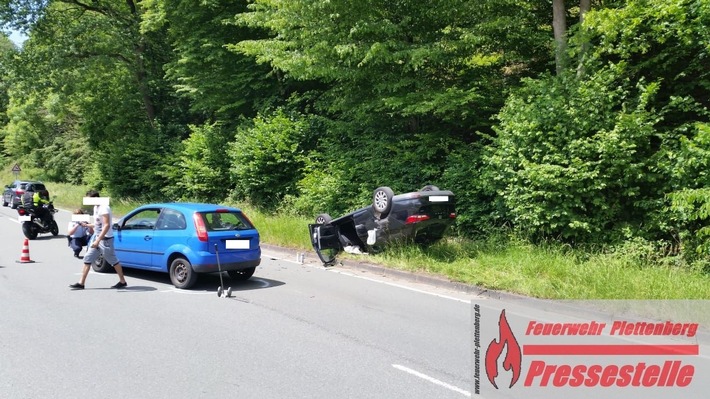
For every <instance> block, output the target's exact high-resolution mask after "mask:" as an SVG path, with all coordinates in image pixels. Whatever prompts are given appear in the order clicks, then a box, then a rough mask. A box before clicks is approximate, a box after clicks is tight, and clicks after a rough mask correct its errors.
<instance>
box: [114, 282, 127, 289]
mask: <svg viewBox="0 0 710 399" xmlns="http://www.w3.org/2000/svg"><path fill="white" fill-rule="evenodd" d="M127 285H128V283H122V282H120V281H119V282H118V283H116V285H112V286H111V288H126V286H127Z"/></svg>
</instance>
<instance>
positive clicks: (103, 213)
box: [69, 190, 128, 290]
mask: <svg viewBox="0 0 710 399" xmlns="http://www.w3.org/2000/svg"><path fill="white" fill-rule="evenodd" d="M86 196H87V197H92V198H98V197H99V196H100V195H99V192H98V191H96V190H89V192H87V193H86ZM93 217H94V240H93V242H92V243H91V245H90V246H89V249H88V251H87V252H86V255H85V256H84V268H83V269H82V271H81V280H79V282H78V283H74V284H71V285H70V286H69V288H71V289H74V290H83V289H84V284H85V283H86V276H88V275H89V270H90V269H91V264H92V263H94V261H95V260H96V259H98V257H99V255H103V258H104V261H106V262H108V264H109V265H111V266H112V267H113V268H114V269H116V274H118V279H119V281H118V283H116V285H114V286H112V287H111V288H126V286H127V285H128V284H127V283H126V279H125V278H124V277H123V267H121V263H120V262H119V261H118V258H117V257H116V251H115V250H114V247H113V230H112V229H111V223H112V220H113V216H112V215H111V208H110V207H109V206H108V204H105V205H94V216H93Z"/></svg>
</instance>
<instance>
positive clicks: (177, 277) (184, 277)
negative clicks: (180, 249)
mask: <svg viewBox="0 0 710 399" xmlns="http://www.w3.org/2000/svg"><path fill="white" fill-rule="evenodd" d="M170 281H171V282H172V283H173V285H174V286H175V287H176V288H181V289H187V288H190V287H192V286H193V285H195V282H196V281H197V273H195V271H194V270H192V265H191V264H190V262H189V261H188V260H187V259H185V258H176V259H175V260H173V262H172V263H171V264H170Z"/></svg>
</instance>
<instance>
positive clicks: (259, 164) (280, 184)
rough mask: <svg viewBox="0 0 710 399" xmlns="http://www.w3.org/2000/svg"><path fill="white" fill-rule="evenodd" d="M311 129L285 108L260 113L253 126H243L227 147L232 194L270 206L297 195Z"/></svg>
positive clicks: (301, 119)
mask: <svg viewBox="0 0 710 399" xmlns="http://www.w3.org/2000/svg"><path fill="white" fill-rule="evenodd" d="M308 128H309V124H308V121H307V120H305V119H304V118H303V117H302V116H300V115H295V116H290V115H287V114H286V113H285V112H284V111H283V110H278V111H275V112H273V113H272V114H269V115H259V116H257V117H256V118H255V119H254V121H253V125H249V126H242V127H240V128H239V129H238V130H237V134H236V137H235V140H234V142H232V143H231V144H230V145H229V147H228V149H227V155H228V158H229V163H230V168H229V172H230V176H231V180H232V181H233V182H234V193H233V196H234V197H236V198H237V199H240V200H248V201H249V202H251V203H253V204H254V205H257V206H264V207H269V208H270V207H274V206H276V205H277V204H278V203H279V202H281V200H282V199H283V198H284V197H285V196H286V195H289V194H291V195H293V194H295V192H296V182H297V181H298V180H300V178H301V169H302V168H303V165H304V153H303V145H304V143H305V142H306V141H307V140H306V135H307V133H308Z"/></svg>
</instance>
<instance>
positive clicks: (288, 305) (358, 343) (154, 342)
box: [0, 208, 475, 399]
mask: <svg viewBox="0 0 710 399" xmlns="http://www.w3.org/2000/svg"><path fill="white" fill-rule="evenodd" d="M57 219H58V222H59V226H60V235H59V236H58V237H52V236H51V235H41V236H40V237H39V238H38V239H36V240H33V241H30V242H29V249H30V258H31V260H32V261H33V263H18V260H20V258H21V255H22V246H23V242H24V236H23V235H22V232H21V228H20V225H19V224H18V222H17V213H16V212H15V211H14V210H11V209H10V208H0V398H13V399H17V398H40V397H43V398H77V397H81V398H89V397H101V398H125V397H136V398H137V397H142V398H152V399H157V398H204V397H215V398H217V397H220V398H237V397H238V398H328V399H331V398H387V399H394V398H407V399H412V398H437V399H439V398H464V397H470V396H471V386H472V385H471V384H472V378H471V375H472V367H471V365H472V355H471V351H472V343H471V342H472V334H471V331H472V329H471V325H472V324H471V320H472V305H471V299H472V298H474V297H475V296H474V295H473V294H470V293H465V292H458V291H456V290H451V289H447V288H441V287H433V286H431V285H428V284H425V283H417V282H412V281H410V280H408V279H400V278H396V277H385V276H380V275H378V274H377V273H372V272H367V271H363V270H360V269H351V268H347V267H334V268H329V269H327V270H326V269H324V268H323V267H321V266H320V264H319V263H317V262H316V261H315V259H313V258H312V257H307V259H306V263H305V264H301V263H299V262H296V256H295V253H289V252H278V251H276V250H275V249H264V255H263V260H262V264H261V266H260V267H258V268H257V271H256V273H255V275H254V277H253V278H252V279H251V280H249V281H247V282H241V283H239V282H231V281H230V280H229V279H228V277H226V275H225V283H226V285H229V286H231V287H232V289H233V292H234V293H233V296H234V297H233V298H219V297H217V295H216V290H217V287H218V285H219V278H218V277H217V276H214V275H211V276H203V277H202V278H201V279H200V280H199V283H198V285H197V287H196V288H195V289H192V290H189V291H182V290H177V289H175V288H173V286H172V285H171V284H170V280H169V278H168V276H167V274H157V273H148V272H142V271H131V270H127V281H128V289H125V290H112V289H110V288H109V287H110V286H111V285H113V284H114V283H116V282H117V281H118V280H117V277H116V276H115V274H97V273H94V272H93V271H92V272H91V274H90V275H89V278H88V279H87V284H86V286H87V288H86V289H85V290H83V291H72V290H70V289H69V288H68V287H67V286H68V285H69V284H71V283H73V282H76V281H78V278H79V273H80V270H81V261H79V260H77V259H75V258H73V256H72V252H71V250H70V249H69V248H68V247H67V242H66V238H65V237H64V235H63V234H64V233H65V231H66V224H67V222H68V221H69V219H70V214H69V213H68V212H60V213H58V214H57Z"/></svg>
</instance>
